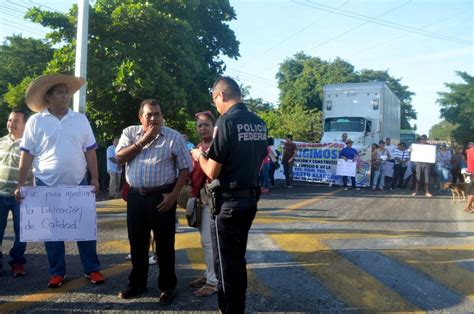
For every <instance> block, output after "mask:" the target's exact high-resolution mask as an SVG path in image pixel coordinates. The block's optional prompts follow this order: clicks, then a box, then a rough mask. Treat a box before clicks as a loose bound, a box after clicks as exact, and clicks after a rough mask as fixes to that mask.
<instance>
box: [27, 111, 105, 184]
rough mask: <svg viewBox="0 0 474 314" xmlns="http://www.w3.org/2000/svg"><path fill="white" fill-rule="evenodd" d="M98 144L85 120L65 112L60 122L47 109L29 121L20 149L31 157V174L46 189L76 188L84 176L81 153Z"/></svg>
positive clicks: (76, 113) (75, 114) (94, 147)
mask: <svg viewBox="0 0 474 314" xmlns="http://www.w3.org/2000/svg"><path fill="white" fill-rule="evenodd" d="M96 148H97V143H96V141H95V138H94V134H93V133H92V128H91V126H90V123H89V121H88V120H87V118H86V116H85V115H83V114H82V113H78V112H74V111H72V110H68V112H67V114H66V115H65V116H64V117H63V118H62V119H61V120H59V119H58V118H57V117H55V116H54V115H52V114H51V113H49V111H48V109H45V110H43V111H42V112H39V113H37V114H34V115H33V116H32V117H31V118H29V119H28V121H27V122H26V126H25V132H24V134H23V138H22V140H21V143H20V149H21V150H23V151H25V152H27V153H29V154H31V155H33V156H34V158H33V174H34V176H35V177H36V178H38V179H40V180H41V181H43V182H44V183H45V184H46V185H48V186H54V185H77V184H79V183H80V182H81V181H82V179H84V177H85V174H86V167H87V162H86V157H85V155H84V153H85V152H86V151H88V150H90V149H96Z"/></svg>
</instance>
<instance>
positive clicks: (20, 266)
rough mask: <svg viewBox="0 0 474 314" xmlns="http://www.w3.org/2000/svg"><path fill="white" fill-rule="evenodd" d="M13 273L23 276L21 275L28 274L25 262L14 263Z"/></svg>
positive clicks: (14, 275) (15, 275) (16, 275)
mask: <svg viewBox="0 0 474 314" xmlns="http://www.w3.org/2000/svg"><path fill="white" fill-rule="evenodd" d="M12 274H13V277H21V276H24V275H26V272H25V267H24V266H23V264H20V263H15V264H13V265H12Z"/></svg>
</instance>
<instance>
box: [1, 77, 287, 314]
mask: <svg viewBox="0 0 474 314" xmlns="http://www.w3.org/2000/svg"><path fill="white" fill-rule="evenodd" d="M84 83H85V80H84V79H82V78H80V77H75V76H71V75H62V74H51V75H42V76H40V77H39V78H37V79H35V80H34V81H33V82H32V83H31V84H30V85H29V86H28V88H27V91H26V95H25V99H26V104H27V105H28V107H29V108H30V109H31V110H32V111H33V112H36V113H35V114H34V115H32V116H31V117H29V118H28V116H27V114H26V112H23V111H21V110H17V109H15V110H13V111H12V112H11V114H10V116H9V119H8V122H7V128H8V132H9V133H8V134H7V135H6V136H5V137H3V138H2V139H0V153H1V154H2V157H3V158H2V159H1V163H0V245H1V244H2V240H3V236H4V231H5V228H6V224H7V220H8V214H9V211H11V212H12V214H13V225H14V233H15V240H14V243H13V246H12V248H11V250H10V257H11V261H10V265H11V271H12V274H13V276H15V277H17V276H24V275H26V270H25V266H24V265H25V263H26V259H25V255H24V253H25V249H26V243H24V242H21V241H20V203H21V202H22V201H24V195H23V192H22V191H23V190H22V187H25V186H31V185H35V186H50V187H56V186H61V185H69V186H79V185H89V186H91V191H92V192H97V191H99V180H98V166H97V156H96V149H97V147H98V145H97V143H96V141H95V137H94V134H93V132H92V128H91V125H90V123H89V121H88V120H87V118H86V116H85V115H84V114H82V113H78V112H74V111H72V110H71V109H70V108H69V105H70V101H71V97H72V95H73V94H74V93H75V92H77V91H78V90H79V89H80V87H81V86H82V85H83V84H84ZM212 102H213V104H214V106H215V109H216V110H217V112H219V113H220V117H219V118H218V119H217V120H216V119H215V117H214V115H213V114H212V113H211V112H210V111H204V112H198V113H196V115H195V121H196V132H197V133H198V135H199V137H200V142H199V143H198V144H197V145H196V147H194V145H193V144H192V143H190V142H189V141H188V139H187V137H186V138H185V137H184V136H183V134H181V133H179V132H178V131H176V130H174V129H171V128H169V127H166V126H165V125H163V121H164V117H163V114H162V111H161V106H162V104H160V102H159V101H158V100H156V99H146V100H143V101H142V102H141V104H140V107H139V109H138V120H139V121H140V124H139V125H132V126H129V127H126V128H125V129H124V130H123V132H122V135H121V136H120V138H116V139H114V140H113V143H112V145H110V146H109V147H108V149H107V172H108V174H109V177H110V182H109V197H110V198H117V197H119V196H120V195H121V196H124V197H126V201H127V205H126V206H127V232H128V239H129V244H130V254H129V255H130V259H131V263H132V270H131V272H130V275H129V277H128V283H127V285H126V287H125V289H123V290H122V291H120V293H119V294H118V297H119V298H122V299H130V298H137V297H140V296H141V295H142V294H143V293H145V292H146V291H147V281H148V269H149V265H150V264H154V263H151V261H150V259H149V256H148V252H149V247H150V242H154V244H155V245H154V246H153V247H154V250H155V252H154V253H155V254H156V259H155V263H157V264H158V267H159V270H160V271H159V276H158V288H159V290H160V295H159V298H158V302H159V304H161V305H169V304H171V303H172V302H173V300H174V298H175V296H176V286H177V281H178V278H177V276H176V273H175V232H176V225H175V222H176V207H177V199H178V196H179V194H180V192H181V191H182V189H183V186H184V185H185V184H186V182H190V184H191V192H190V195H189V199H188V201H187V206H186V207H189V209H190V210H191V211H193V210H196V211H197V213H198V222H197V227H198V229H199V234H200V236H201V243H202V247H203V250H204V256H205V263H206V271H205V272H204V274H203V276H200V277H198V278H196V279H195V280H193V281H192V282H190V283H189V285H190V287H193V288H197V290H195V291H194V292H193V294H194V295H195V296H197V297H205V296H209V295H212V294H214V293H216V292H217V293H218V306H219V309H220V310H221V312H223V313H244V311H245V295H246V288H247V276H246V261H245V252H246V247H247V238H248V231H249V229H250V227H251V225H252V222H253V219H254V217H255V214H256V212H257V202H258V200H259V197H260V194H261V193H262V192H265V190H264V188H265V187H268V186H269V185H270V184H274V178H273V177H272V176H271V173H274V167H275V163H277V162H278V153H277V152H276V151H272V150H271V148H270V147H269V142H268V139H267V128H266V125H265V123H264V122H263V120H261V119H260V118H259V117H257V116H256V115H255V114H253V113H251V112H249V111H248V110H247V107H246V105H245V104H244V103H242V95H241V91H240V87H239V85H238V84H237V83H236V82H235V81H234V80H233V79H231V78H229V77H220V78H218V79H217V80H216V81H215V83H214V85H213V86H212ZM244 158H245V160H246V162H245V163H242V162H241V161H242V160H243V159H244ZM285 158H286V157H285ZM286 161H287V162H288V159H286ZM289 162H291V160H290V161H289ZM123 170H125V178H126V187H127V193H126V194H123V192H122V191H121V189H120V178H121V175H122V171H123ZM261 170H262V171H261ZM87 173H88V174H89V177H90V180H89V182H88V181H87V179H86V178H87ZM260 183H261V185H262V187H263V189H261V188H260ZM150 235H153V236H152V237H150ZM76 242H77V247H78V249H79V255H80V260H81V262H82V266H83V271H84V276H85V277H86V278H87V279H88V280H90V282H91V283H92V284H102V283H104V282H105V280H106V279H105V277H104V276H103V275H102V273H101V271H100V270H101V266H100V261H99V256H98V254H97V249H96V241H95V240H90V241H76ZM44 246H45V249H46V255H47V258H48V262H49V268H48V270H49V280H48V287H49V288H57V287H60V286H62V285H63V283H64V280H65V276H66V263H65V245H64V241H47V242H45V243H44ZM2 257H3V256H2V253H1V250H0V266H1V267H3V263H2Z"/></svg>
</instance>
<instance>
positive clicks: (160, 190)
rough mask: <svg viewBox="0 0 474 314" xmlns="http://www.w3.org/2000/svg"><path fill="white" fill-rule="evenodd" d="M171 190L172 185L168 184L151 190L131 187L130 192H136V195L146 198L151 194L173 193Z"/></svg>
mask: <svg viewBox="0 0 474 314" xmlns="http://www.w3.org/2000/svg"><path fill="white" fill-rule="evenodd" d="M173 188H174V183H170V184H165V185H160V186H156V187H151V188H135V187H131V188H130V190H131V191H134V192H138V194H140V195H142V196H147V195H152V194H163V193H169V192H171V191H173Z"/></svg>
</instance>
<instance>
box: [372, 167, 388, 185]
mask: <svg viewBox="0 0 474 314" xmlns="http://www.w3.org/2000/svg"><path fill="white" fill-rule="evenodd" d="M379 177H380V182H379V184H378V185H377V181H379ZM384 185H385V173H383V171H382V166H380V168H379V169H377V170H374V176H373V180H372V188H373V189H375V188H376V187H377V186H378V187H379V189H383V186H384Z"/></svg>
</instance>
